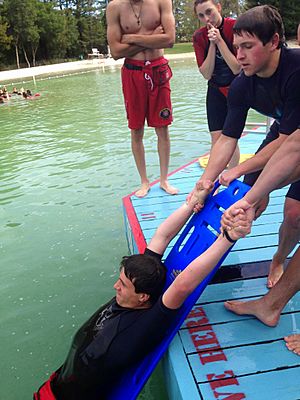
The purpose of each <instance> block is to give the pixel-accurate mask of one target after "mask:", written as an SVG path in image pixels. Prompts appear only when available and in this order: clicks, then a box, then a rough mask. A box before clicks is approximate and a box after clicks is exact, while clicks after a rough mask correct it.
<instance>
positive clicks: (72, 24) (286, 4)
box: [0, 0, 300, 68]
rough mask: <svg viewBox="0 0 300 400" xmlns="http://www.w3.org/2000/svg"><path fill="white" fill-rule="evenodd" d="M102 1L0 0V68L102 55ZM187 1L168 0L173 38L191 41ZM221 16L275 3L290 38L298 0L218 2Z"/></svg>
mask: <svg viewBox="0 0 300 400" xmlns="http://www.w3.org/2000/svg"><path fill="white" fill-rule="evenodd" d="M107 3H108V1H107V0H57V1H55V0H0V68H5V67H7V66H10V67H11V66H13V65H15V66H16V67H17V68H20V66H28V67H31V66H35V65H41V64H46V63H53V62H60V61H64V60H72V59H73V60H74V59H79V58H85V57H86V56H87V54H88V53H90V52H91V49H92V48H95V47H96V48H98V50H99V51H100V52H101V53H107V40H106V18H105V9H106V5H107ZM193 3H194V1H193V0H173V9H174V15H175V20H176V37H177V39H176V40H177V42H189V41H191V38H192V35H193V32H194V30H195V29H197V28H198V27H199V23H198V21H197V19H196V17H195V15H194V10H193ZM221 3H222V8H223V14H224V15H225V16H232V17H236V16H237V15H239V14H240V13H241V12H243V11H244V10H246V9H248V8H251V7H254V6H256V5H259V4H271V5H274V6H275V7H277V8H278V9H279V11H280V13H281V15H282V17H283V20H284V23H285V28H286V35H287V37H289V36H295V33H296V29H297V25H298V23H299V21H300V1H299V0H266V1H264V0H260V1H256V0H221Z"/></svg>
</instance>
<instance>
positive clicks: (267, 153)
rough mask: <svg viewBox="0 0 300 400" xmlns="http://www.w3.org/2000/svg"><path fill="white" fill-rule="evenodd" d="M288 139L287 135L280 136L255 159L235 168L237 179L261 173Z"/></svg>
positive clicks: (256, 155)
mask: <svg viewBox="0 0 300 400" xmlns="http://www.w3.org/2000/svg"><path fill="white" fill-rule="evenodd" d="M286 138H287V136H286V135H280V136H279V138H277V139H276V140H273V141H272V142H271V143H269V144H268V145H267V146H266V147H264V148H263V149H262V150H260V151H259V152H258V153H257V154H255V155H254V156H253V157H251V158H249V160H246V161H244V162H243V163H241V164H239V165H237V166H236V167H235V171H236V173H237V177H240V176H242V175H245V174H249V173H251V172H256V171H261V170H262V169H263V168H264V167H265V166H266V164H267V163H268V161H269V160H270V159H271V157H272V156H273V155H274V153H275V152H276V151H277V150H278V149H279V148H280V146H281V145H282V143H283V142H284V141H285V140H286Z"/></svg>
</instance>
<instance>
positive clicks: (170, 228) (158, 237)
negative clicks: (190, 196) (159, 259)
mask: <svg viewBox="0 0 300 400" xmlns="http://www.w3.org/2000/svg"><path fill="white" fill-rule="evenodd" d="M192 214H193V204H191V203H189V204H186V203H184V204H183V205H182V206H181V207H179V208H178V209H177V210H176V211H174V212H173V213H172V214H171V215H170V216H169V217H168V218H167V219H166V220H165V221H164V222H162V223H161V224H160V226H159V227H158V228H157V230H156V232H155V234H154V236H153V238H152V239H151V241H150V243H149V244H148V246H147V247H148V248H149V249H150V250H152V251H155V252H156V253H158V254H163V252H164V251H165V249H166V248H167V246H168V244H169V243H170V241H171V240H172V239H173V238H174V237H175V236H176V235H177V233H178V232H179V231H180V229H181V228H182V227H183V226H184V224H185V223H186V221H187V220H188V218H189V217H190V216H191V215H192Z"/></svg>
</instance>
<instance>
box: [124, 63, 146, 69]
mask: <svg viewBox="0 0 300 400" xmlns="http://www.w3.org/2000/svg"><path fill="white" fill-rule="evenodd" d="M124 67H125V68H126V69H131V70H135V71H141V70H142V69H143V67H141V66H140V65H134V64H128V63H125V64H124Z"/></svg>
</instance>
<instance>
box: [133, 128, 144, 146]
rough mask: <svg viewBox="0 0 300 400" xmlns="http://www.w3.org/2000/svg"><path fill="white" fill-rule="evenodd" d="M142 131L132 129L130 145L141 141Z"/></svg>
mask: <svg viewBox="0 0 300 400" xmlns="http://www.w3.org/2000/svg"><path fill="white" fill-rule="evenodd" d="M143 137H144V134H143V130H141V129H134V130H132V131H131V141H132V143H141V142H142V141H143Z"/></svg>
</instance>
